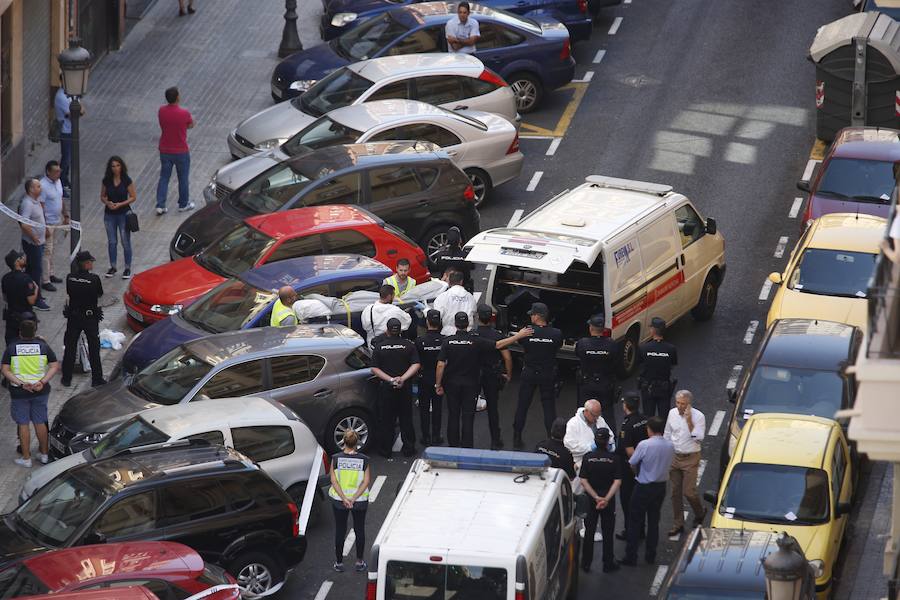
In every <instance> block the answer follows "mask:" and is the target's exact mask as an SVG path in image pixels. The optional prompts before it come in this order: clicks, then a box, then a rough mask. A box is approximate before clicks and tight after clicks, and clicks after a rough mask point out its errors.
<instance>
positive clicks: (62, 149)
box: [53, 75, 84, 198]
mask: <svg viewBox="0 0 900 600" xmlns="http://www.w3.org/2000/svg"><path fill="white" fill-rule="evenodd" d="M59 82H60V85H59V88H58V89H57V90H56V96H55V97H54V98H53V108H54V112H55V113H56V120H57V121H59V124H60V127H59V167H60V169H61V170H62V172H61V173H60V181H62V185H63V189H64V190H65V194H64V195H65V197H66V198H68V197H69V194H70V193H71V191H70V190H71V189H72V184H71V182H70V181H69V165H71V164H72V121H71V119H69V116H70V115H69V105H70V104H72V99H71V98H69V97H68V96H66V91H65V90H64V89H63V87H62V75H60V76H59ZM81 115H82V116H83V115H84V106H83V105H82V107H81Z"/></svg>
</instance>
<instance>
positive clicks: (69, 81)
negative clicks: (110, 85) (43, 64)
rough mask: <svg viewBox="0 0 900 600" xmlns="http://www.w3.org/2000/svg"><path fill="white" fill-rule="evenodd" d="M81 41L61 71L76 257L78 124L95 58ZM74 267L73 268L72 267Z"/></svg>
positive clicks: (72, 43)
mask: <svg viewBox="0 0 900 600" xmlns="http://www.w3.org/2000/svg"><path fill="white" fill-rule="evenodd" d="M79 42H80V40H78V38H72V39H71V40H69V47H68V48H66V49H65V50H63V51H62V52H60V53H59V57H58V60H59V68H60V69H61V70H62V82H63V83H62V85H63V90H64V91H65V94H66V96H68V97H69V98H71V99H72V103H71V104H69V119H70V120H71V122H72V135H71V142H70V143H71V144H72V163H71V175H70V177H69V180H70V182H71V184H72V193H71V203H72V206H71V207H70V214H71V220H72V235H71V249H72V253H73V254H74V253H75V251H76V249H77V248H78V245H79V243H80V242H81V173H80V156H79V152H78V146H79V137H78V121H79V119H80V117H81V97H82V96H83V95H84V94H85V93H86V92H87V83H88V75H89V74H90V71H91V61H92V60H93V57H92V56H91V53H90V52H89V51H88V50H86V49H85V48H82V47H81V44H80V43H79ZM73 268H74V267H73Z"/></svg>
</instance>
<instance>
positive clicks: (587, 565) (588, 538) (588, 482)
mask: <svg viewBox="0 0 900 600" xmlns="http://www.w3.org/2000/svg"><path fill="white" fill-rule="evenodd" d="M610 435H611V434H610V431H609V429H607V428H605V427H603V428H602V429H598V430H597V433H596V434H595V436H594V438H595V440H596V443H597V449H596V450H594V451H592V452H588V453H587V454H585V455H584V458H582V459H581V470H580V471H579V473H578V476H579V478H580V479H581V485H582V486H583V487H584V491H585V493H586V494H587V496H588V501H589V502H588V507H587V514H586V515H585V517H584V541H583V543H582V546H581V568H582V569H583V570H584V571H590V570H591V561H592V560H593V559H594V532H596V531H597V519H598V518H599V520H600V532H601V533H602V534H603V572H604V573H609V572H611V571H617V570H618V569H619V565H617V564H616V558H615V556H614V554H613V542H614V541H615V540H614V539H613V533H614V532H615V530H616V492H617V491H618V490H619V486H621V485H622V470H623V466H622V460H621V459H620V458H619V457H618V456H616V455H615V454H613V453H612V452H610V451H609V450H607V449H606V447H607V445H608V444H609V438H610Z"/></svg>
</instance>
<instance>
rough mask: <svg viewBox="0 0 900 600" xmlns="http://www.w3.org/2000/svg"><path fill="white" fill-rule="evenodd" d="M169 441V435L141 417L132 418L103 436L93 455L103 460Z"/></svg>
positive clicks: (92, 451)
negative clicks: (131, 449) (117, 454)
mask: <svg viewBox="0 0 900 600" xmlns="http://www.w3.org/2000/svg"><path fill="white" fill-rule="evenodd" d="M167 441H169V436H168V435H166V434H165V433H163V432H162V431H160V430H159V429H157V428H156V427H154V426H153V425H151V424H150V423H148V422H147V421H145V420H144V419H142V418H141V417H139V416H138V417H132V418H131V419H128V420H127V421H125V422H124V423H122V424H121V425H119V426H118V427H116V428H115V429H113V430H112V431H110V432H109V433H108V434H106V435H105V436H103V438H101V439H100V441H99V442H97V444H96V445H95V446H94V447H93V448H91V454H92V455H93V456H94V458H103V457H106V456H112V455H113V454H116V453H118V452H121V451H122V450H127V449H129V448H136V447H137V446H146V445H148V444H160V443H162V442H167Z"/></svg>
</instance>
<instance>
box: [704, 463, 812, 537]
mask: <svg viewBox="0 0 900 600" xmlns="http://www.w3.org/2000/svg"><path fill="white" fill-rule="evenodd" d="M776 490H777V493H776ZM828 494H829V487H828V476H827V475H826V474H825V471H823V470H821V469H812V468H807V467H792V466H789V465H767V464H758V463H738V464H736V465H735V466H734V469H733V470H732V471H731V476H730V477H729V478H728V483H727V484H726V486H725V494H724V495H723V497H722V501H721V503H720V504H719V514H721V515H724V516H725V517H726V518H734V519H740V520H742V521H755V522H758V523H783V524H787V525H812V524H815V523H824V522H825V521H827V520H828V516H829V504H828ZM728 515H731V517H728Z"/></svg>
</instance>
